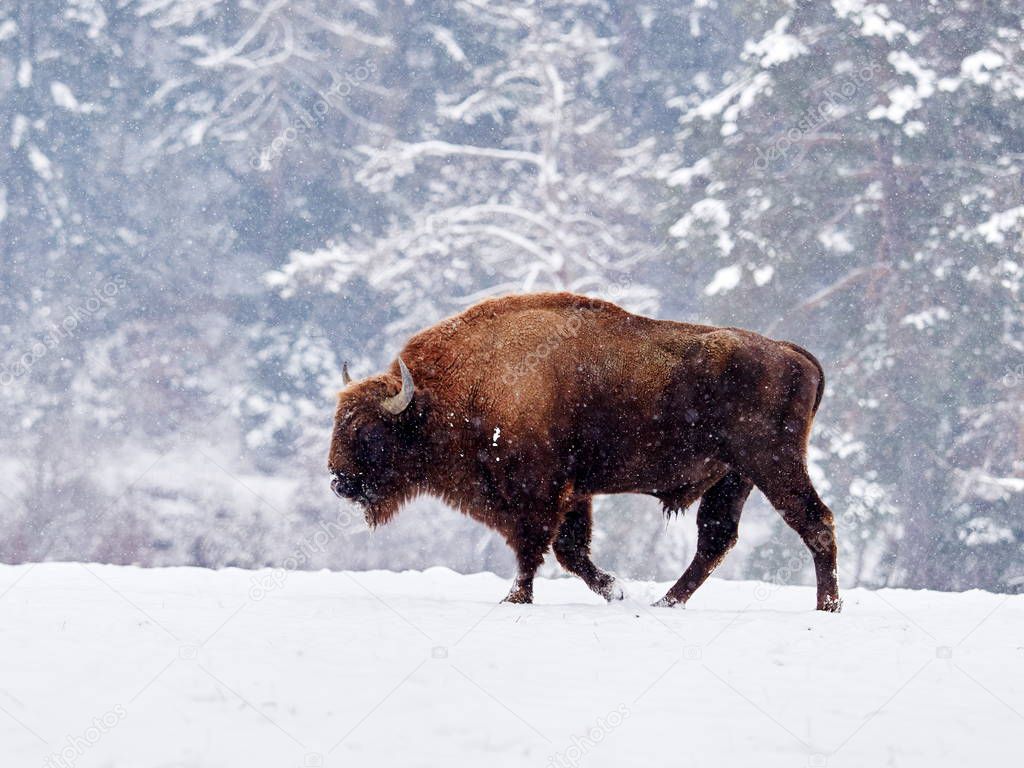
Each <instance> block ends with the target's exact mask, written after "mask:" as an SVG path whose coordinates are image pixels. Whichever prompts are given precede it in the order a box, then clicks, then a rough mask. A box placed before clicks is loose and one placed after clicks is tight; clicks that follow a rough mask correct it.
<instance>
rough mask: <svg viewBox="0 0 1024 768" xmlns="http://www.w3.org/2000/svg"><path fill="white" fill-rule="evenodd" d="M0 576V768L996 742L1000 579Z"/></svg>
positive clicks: (643, 758)
mask: <svg viewBox="0 0 1024 768" xmlns="http://www.w3.org/2000/svg"><path fill="white" fill-rule="evenodd" d="M666 586H667V585H664V584H660V585H655V584H650V583H629V584H628V585H627V587H628V589H629V591H630V592H631V594H632V597H633V598H634V599H631V600H627V601H626V602H624V603H620V604H616V605H610V606H609V605H604V604H599V601H598V599H597V598H595V597H594V596H593V595H592V594H591V593H590V592H588V591H587V590H586V588H585V587H584V586H583V584H582V583H580V582H579V581H578V580H574V579H564V580H543V579H541V580H538V583H537V588H536V592H537V599H538V604H536V605H533V606H510V605H498V604H497V603H496V601H497V600H498V599H499V598H500V597H501V596H502V595H503V594H504V593H505V591H506V588H507V584H506V583H505V582H504V581H503V580H502V579H499V578H497V577H496V576H493V575H490V574H480V575H474V576H460V575H458V574H455V573H453V572H451V571H448V570H445V569H432V570H429V571H426V572H424V573H413V572H408V573H389V572H369V573H326V572H320V573H284V572H277V573H275V572H272V571H263V572H255V573H253V572H246V571H236V570H228V571H221V572H213V571H205V570H198V569H189V568H180V569H166V570H150V571H146V570H139V569H135V568H119V567H113V566H96V565H81V564H75V563H70V564H47V565H37V566H30V565H26V566H18V567H0V652H2V653H0V765H3V766H16V767H17V768H25V767H27V766H63V767H64V768H68V767H70V766H78V767H80V768H86V766H106V767H108V768H109V767H113V768H120V767H122V766H123V767H124V768H146V767H147V766H152V767H153V768H157V767H160V768H183V767H185V766H204V767H205V766H211V767H213V766H236V765H237V766H246V767H247V768H261V767H263V766H266V767H267V768H290V767H291V766H295V767H298V766H320V765H324V766H402V767H403V768H406V767H408V766H438V765H444V766H477V765H500V766H537V767H538V768H545V766H550V765H554V766H560V767H564V766H625V765H643V766H661V765H673V766H690V765H693V766H703V765H716V766H733V765H735V766H749V765H754V764H756V765H759V766H788V767H793V766H856V767H857V768H861V767H862V766H867V765H871V766H876V765H896V766H901V768H905V767H906V766H929V768H931V767H933V766H946V765H948V766H959V765H965V764H968V763H969V764H973V765H985V764H1005V763H1006V762H1007V761H1009V760H1010V759H1013V758H1015V751H1016V750H1017V748H1018V745H1019V738H1018V737H1019V734H1020V732H1021V721H1022V713H1024V596H1013V597H1010V596H1003V595H993V594H988V593H984V592H969V593H964V594H943V593H936V592H910V591H902V590H882V591H879V592H869V591H865V590H847V591H846V593H845V598H846V610H845V612H844V613H843V614H841V615H826V614H821V613H816V612H814V611H812V610H809V609H810V608H811V607H812V605H813V602H814V598H813V594H812V590H810V589H809V588H803V587H777V586H775V585H770V584H764V583H756V582H726V581H717V580H712V581H711V582H709V583H708V584H707V585H706V586H705V587H704V588H703V589H702V590H701V591H700V592H698V593H697V595H696V597H695V598H694V599H693V601H692V602H691V604H690V607H689V608H688V609H687V610H685V611H683V610H674V609H651V608H649V607H647V602H649V601H650V600H651V599H652V598H655V597H657V596H660V595H661V594H662V593H663V592H664V590H665V587H666Z"/></svg>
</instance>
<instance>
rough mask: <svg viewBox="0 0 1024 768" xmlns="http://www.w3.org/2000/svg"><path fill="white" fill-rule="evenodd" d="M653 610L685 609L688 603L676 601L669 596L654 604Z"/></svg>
mask: <svg viewBox="0 0 1024 768" xmlns="http://www.w3.org/2000/svg"><path fill="white" fill-rule="evenodd" d="M652 607H653V608H685V607H686V603H684V602H683V601H682V600H676V599H675V598H671V597H669V596H668V595H665V596H664V597H663V598H661V600H659V601H658V602H656V603H652Z"/></svg>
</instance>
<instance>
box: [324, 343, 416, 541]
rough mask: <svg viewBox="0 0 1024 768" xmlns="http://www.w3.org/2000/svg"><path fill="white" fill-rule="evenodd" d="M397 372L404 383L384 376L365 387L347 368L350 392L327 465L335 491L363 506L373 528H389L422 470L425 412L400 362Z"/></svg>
mask: <svg viewBox="0 0 1024 768" xmlns="http://www.w3.org/2000/svg"><path fill="white" fill-rule="evenodd" d="M398 366H399V372H400V374H401V378H400V379H399V377H397V376H395V375H393V374H384V375H382V376H374V377H372V378H369V379H364V380H363V381H360V382H353V381H352V379H351V378H350V377H349V375H348V368H347V366H346V367H345V368H343V375H344V380H345V389H343V390H342V391H341V393H340V394H339V395H338V409H337V412H336V414H335V417H334V432H333V435H332V437H331V452H330V455H329V456H328V459H327V468H328V470H329V471H330V473H331V474H332V475H333V478H334V479H333V480H332V481H331V489H332V490H333V491H334V493H335V495H336V496H338V497H339V498H342V499H348V500H350V501H354V502H356V503H357V504H359V505H361V506H362V507H363V510H364V514H365V516H366V522H367V523H368V524H369V525H370V526H371V527H375V526H377V525H380V524H382V523H386V522H387V521H388V520H389V519H390V518H391V517H392V516H393V515H394V514H395V512H396V511H397V510H398V506H399V505H400V504H401V502H402V501H403V500H404V498H406V497H407V496H409V495H411V493H412V491H413V489H414V486H415V478H416V472H415V469H416V467H417V466H419V464H420V458H419V456H418V455H417V449H418V447H419V446H418V443H419V440H418V439H417V435H418V433H419V431H420V430H419V426H420V421H421V417H422V415H423V410H422V408H420V407H417V404H415V403H414V402H413V400H414V398H415V397H416V395H417V393H416V391H415V389H416V386H415V383H414V382H413V378H412V374H411V373H409V369H408V368H407V367H406V366H405V363H404V362H403V361H402V360H401V358H399V360H398ZM396 390H397V392H396Z"/></svg>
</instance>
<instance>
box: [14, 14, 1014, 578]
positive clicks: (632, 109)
mask: <svg viewBox="0 0 1024 768" xmlns="http://www.w3.org/2000/svg"><path fill="white" fill-rule="evenodd" d="M981 9H983V12H981ZM1022 104H1024V25H1022V20H1021V6H1020V4H1019V2H1016V1H1011V0H986V1H985V2H982V1H981V0H960V1H957V2H937V1H936V0H909V1H908V2H900V3H891V4H882V3H872V2H868V1H867V0H831V2H828V1H826V0H821V1H818V2H795V1H792V0H790V1H789V2H786V1H784V0H690V1H688V2H672V1H671V0H656V1H653V2H649V1H645V0H639V1H638V2H624V1H621V0H550V1H549V2H508V1H507V0H488V1H485V0H420V1H418V2H416V1H414V0H405V1H404V2H397V1H393V0H343V1H338V2H333V1H330V0H0V286H2V291H0V333H2V337H3V344H2V346H0V419H2V423H3V428H2V431H0V468H2V470H3V482H2V483H0V562H6V563H21V562H27V561H41V560H87V561H98V562H107V563H119V564H139V565H144V566H158V565H198V566H206V567H212V568H221V567H228V566H237V567H241V568H257V567H264V566H272V567H278V568H289V569H313V568H321V567H327V568H346V569H368V568H388V569H394V570H403V569H407V568H424V567H427V566H431V565H446V566H449V567H452V568H455V569H456V570H460V571H463V572H475V571H482V570H491V571H495V572H497V573H499V574H508V573H510V572H511V571H512V563H513V560H512V556H511V554H510V552H509V551H508V549H507V547H506V545H505V543H504V541H503V540H502V539H501V538H500V537H499V536H498V535H497V534H495V533H493V532H491V531H489V530H488V529H486V528H484V527H483V526H481V525H479V524H477V523H475V522H473V521H471V520H469V519H468V518H466V517H463V516H461V515H459V514H458V513H456V512H454V511H453V510H451V509H448V508H446V507H445V506H444V505H443V504H442V503H441V502H439V501H435V500H431V499H420V500H417V501H416V502H415V503H413V504H412V505H411V506H410V507H409V508H407V509H405V510H404V511H403V512H402V513H401V514H400V515H399V516H398V518H397V519H396V520H395V522H394V524H393V525H391V526H388V527H387V528H385V529H381V530H377V531H373V532H371V531H369V530H368V529H367V527H366V525H365V523H364V521H363V518H362V514H361V513H360V512H359V511H358V510H357V509H356V508H355V507H349V506H347V505H345V504H343V503H341V502H339V501H338V500H337V499H336V498H334V496H333V495H332V494H331V491H330V487H329V480H330V478H329V476H328V474H327V472H326V466H325V462H326V454H327V448H328V443H329V437H330V429H331V422H332V417H333V406H334V402H335V397H336V393H337V391H338V390H339V389H340V388H341V385H342V364H343V362H344V361H348V366H349V368H350V369H351V370H352V373H353V375H354V376H356V377H359V376H366V375H370V374H371V373H375V372H378V371H380V370H381V369H383V368H384V366H386V365H387V364H389V363H390V361H391V360H393V359H394V356H395V354H396V352H397V351H398V350H399V349H400V348H401V346H402V344H403V343H404V342H405V340H406V339H407V338H408V337H409V336H410V335H411V334H412V333H414V332H416V331H417V330H419V329H420V328H422V327H425V326H427V325H430V324H432V323H435V322H437V321H439V320H441V319H443V318H445V317H447V316H449V315H451V314H453V313H456V312H458V311H460V310H461V309H463V308H465V307H466V306H468V305H470V304H472V303H474V302H475V301H478V300H480V299H482V298H485V297H489V296H494V295H501V294H505V293H510V292H521V291H541V290H571V291H577V292H580V293H586V294H589V295H593V296H600V297H604V298H608V299H610V300H612V301H615V302H616V303H619V304H621V305H622V306H624V307H626V308H627V309H630V310H633V311H637V312H641V313H644V314H649V315H652V316H656V317H661V318H671V319H676V320H687V321H699V322H709V323H714V324H721V325H735V326H741V327H745V328H749V329H751V330H755V331H758V332H761V333H764V334H766V335H769V336H772V337H774V338H782V339H788V340H791V341H793V342H796V343H798V344H800V345H802V346H804V347H806V348H807V349H809V350H811V351H812V352H813V353H814V354H815V355H816V356H817V357H818V358H819V359H820V360H821V361H822V364H823V366H824V369H825V372H826V379H827V388H826V392H825V397H824V400H823V403H822V407H821V409H820V411H819V413H818V416H817V419H816V422H815V428H814V433H813V435H812V439H811V451H810V456H811V463H812V466H811V470H812V476H813V478H814V480H815V482H816V484H817V485H818V488H819V490H820V492H821V494H822V496H823V498H824V499H825V500H826V502H827V503H828V504H829V505H830V506H831V507H832V509H833V510H834V511H835V514H836V520H837V529H838V539H839V546H840V581H841V583H842V584H843V585H845V586H853V585H862V586H868V587H881V586H904V587H915V588H917V587H929V588H934V589H942V590H963V589H970V588H975V587H978V588H984V589H987V590H993V591H998V592H1020V591H1024V515H1022V514H1021V513H1022V508H1024V307H1022V305H1021V289H1022V285H1024V109H1022V108H1021V107H1022ZM595 537H596V538H595V560H596V562H597V563H599V564H600V565H602V566H603V567H607V568H610V569H612V570H615V571H616V572H618V573H619V574H621V575H623V576H626V577H629V578H644V579H675V578H676V577H677V576H678V575H679V573H681V571H682V569H683V568H684V567H685V564H686V563H687V562H688V560H689V558H690V557H691V556H692V554H693V542H694V538H695V533H694V522H693V515H692V510H691V512H689V513H687V514H686V515H685V516H683V517H680V518H679V519H672V520H668V521H666V519H665V516H664V514H663V512H662V510H661V508H660V505H659V504H658V503H657V502H656V501H655V500H654V499H651V498H646V497H634V496H616V497H607V498H602V499H600V500H599V502H598V506H597V520H596V533H595ZM545 569H546V570H545V571H543V573H546V574H548V575H553V574H555V573H558V572H560V571H559V569H558V567H557V565H556V564H555V563H554V561H553V560H551V561H550V562H548V563H547V564H546V565H545ZM718 573H719V575H725V576H727V577H731V578H750V579H755V578H756V579H763V580H765V581H767V582H770V583H780V584H781V583H801V584H806V583H812V582H813V574H812V572H811V568H810V558H808V557H807V556H806V550H805V548H804V546H803V544H802V543H801V541H800V540H799V538H798V537H797V536H796V534H794V533H793V532H792V531H791V530H790V529H789V528H788V527H786V526H785V525H784V524H783V522H782V520H781V519H780V518H779V516H778V515H777V514H775V512H774V511H773V510H771V509H770V508H769V506H768V504H767V502H766V501H765V499H764V498H763V497H761V496H760V495H758V494H755V496H754V498H752V500H751V503H750V505H749V507H748V511H747V512H746V514H745V516H744V519H743V524H742V527H741V537H740V544H739V545H738V546H737V548H736V550H734V551H733V552H732V554H731V555H730V556H729V557H728V558H727V559H726V561H725V562H724V564H723V566H722V568H721V569H720V570H719V571H718Z"/></svg>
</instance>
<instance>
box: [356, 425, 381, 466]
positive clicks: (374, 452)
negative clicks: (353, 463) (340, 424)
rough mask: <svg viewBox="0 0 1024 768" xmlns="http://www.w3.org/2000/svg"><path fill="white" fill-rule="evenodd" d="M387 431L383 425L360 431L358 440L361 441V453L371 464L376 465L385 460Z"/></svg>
mask: <svg viewBox="0 0 1024 768" xmlns="http://www.w3.org/2000/svg"><path fill="white" fill-rule="evenodd" d="M386 433H387V430H386V429H385V428H384V425H383V424H373V425H371V426H368V427H364V428H362V429H360V430H359V432H358V434H357V436H356V439H357V440H358V441H359V453H360V455H361V456H362V457H363V458H364V460H365V461H367V462H368V463H370V464H376V463H377V462H379V461H380V460H381V459H383V458H384V455H385V453H386V452H387V448H386V445H385V440H386V437H387V435H386Z"/></svg>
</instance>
